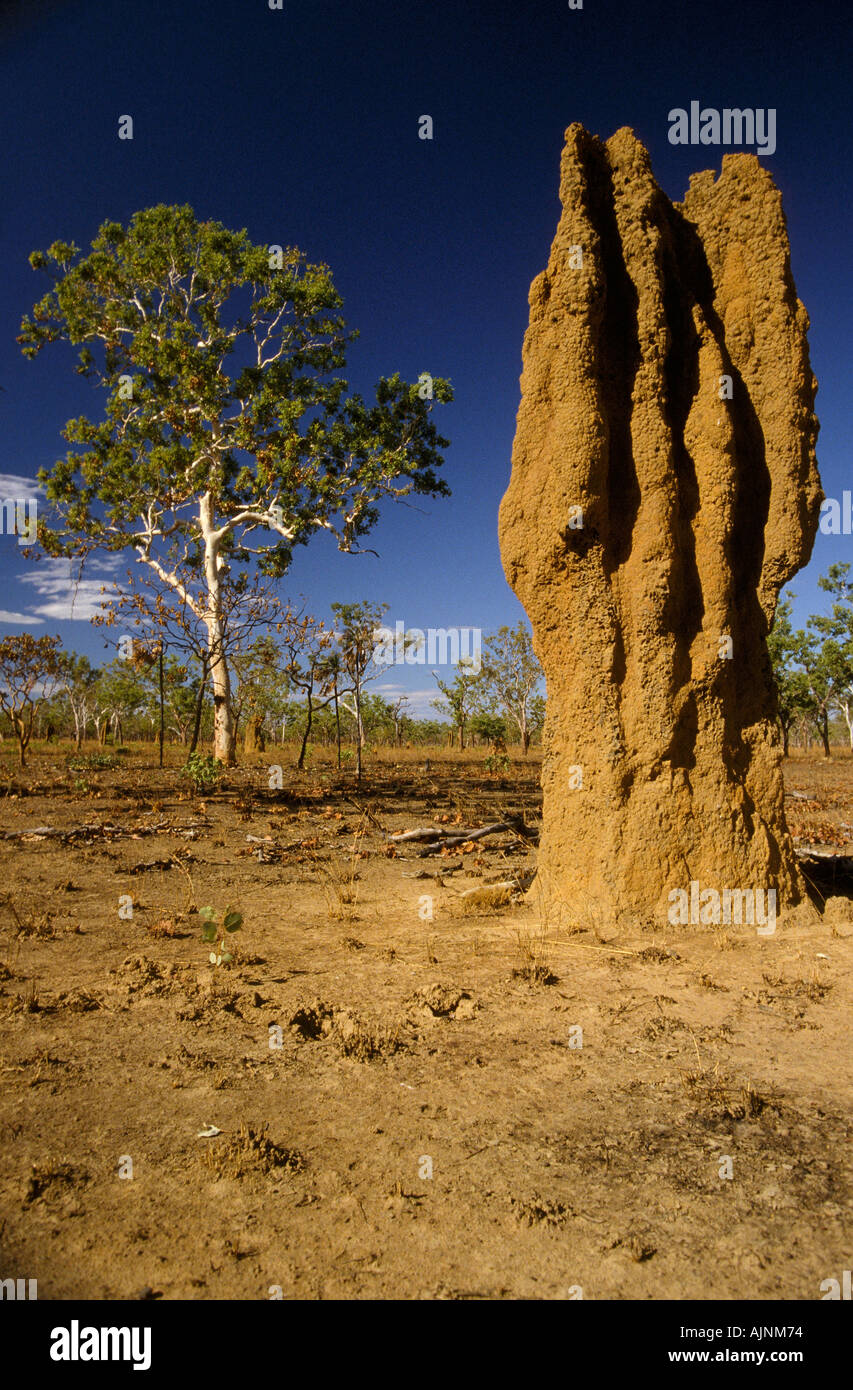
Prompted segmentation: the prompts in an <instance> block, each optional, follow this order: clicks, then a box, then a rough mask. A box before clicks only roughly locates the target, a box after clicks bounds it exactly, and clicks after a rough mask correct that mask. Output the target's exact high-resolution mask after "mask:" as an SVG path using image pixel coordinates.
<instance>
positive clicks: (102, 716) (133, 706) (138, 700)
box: [94, 656, 157, 745]
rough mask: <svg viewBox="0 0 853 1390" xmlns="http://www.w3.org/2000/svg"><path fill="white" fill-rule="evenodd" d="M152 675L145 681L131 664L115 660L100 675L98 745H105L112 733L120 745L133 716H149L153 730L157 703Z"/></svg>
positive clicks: (96, 712) (97, 724)
mask: <svg viewBox="0 0 853 1390" xmlns="http://www.w3.org/2000/svg"><path fill="white" fill-rule="evenodd" d="M153 679H156V677H154V678H152V677H151V675H150V674H148V679H147V680H146V679H145V678H144V677H143V675H142V673H141V671H140V670H139V669H137V668H136V667H134V665H133V662H132V661H128V660H126V659H125V658H124V657H120V656H119V657H116V659H115V660H114V661H111V662H110V663H109V665H108V666H104V667H102V669H101V671H100V673H99V679H98V686H97V697H96V702H95V715H94V718H95V729H96V731H97V735H98V742H99V743H100V744H102V745H103V744H105V743H106V739H107V732H108V730H109V729H110V728H112V731H113V738H114V739H117V740H118V741H119V742H122V741H123V738H124V725H125V721H126V720H127V719H128V718H130V717H131V716H133V715H141V714H143V713H145V714H147V717H148V719H149V721H150V724H151V728H152V731H153V728H154V726H155V724H156V722H157V715H156V703H155V701H154V699H153V698H152V696H153V684H152V680H153Z"/></svg>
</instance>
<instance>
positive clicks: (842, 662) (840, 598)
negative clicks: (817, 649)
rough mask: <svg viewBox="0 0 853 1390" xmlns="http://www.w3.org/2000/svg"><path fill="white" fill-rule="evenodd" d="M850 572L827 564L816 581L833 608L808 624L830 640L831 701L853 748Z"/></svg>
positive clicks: (852, 591) (852, 597) (852, 592)
mask: <svg viewBox="0 0 853 1390" xmlns="http://www.w3.org/2000/svg"><path fill="white" fill-rule="evenodd" d="M849 573H850V566H849V565H848V564H836V565H830V567H829V571H828V573H827V574H824V575H821V577H820V578H819V579H818V581H817V582H818V584H819V585H820V587H821V589H823V590H824V591H825V592H826V593H828V594H831V595H832V598H833V604H832V610H831V612H830V614H829V616H827V617H823V616H816V617H813V618H811V619H810V620H809V624H810V626H812V627H813V628H814V629H815V631H817V632H819V633H820V634H821V636H822V637H824V639H825V640H826V641H827V642H828V643H832V644H833V646H832V648H831V660H832V662H833V669H834V674H835V680H834V687H833V694H834V703H835V706H836V708H837V709H839V710H840V711H841V713H842V715H843V716H844V722H845V724H846V725H847V737H848V740H849V744H850V747H851V749H853V584H851V582H850V580H849V579H848V578H847V576H848V574H849Z"/></svg>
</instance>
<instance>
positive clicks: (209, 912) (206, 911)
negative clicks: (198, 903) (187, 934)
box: [198, 907, 216, 922]
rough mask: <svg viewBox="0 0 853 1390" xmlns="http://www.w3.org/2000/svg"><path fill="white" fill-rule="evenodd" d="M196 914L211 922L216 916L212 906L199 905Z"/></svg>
mask: <svg viewBox="0 0 853 1390" xmlns="http://www.w3.org/2000/svg"><path fill="white" fill-rule="evenodd" d="M198 915H199V917H203V918H204V920H205V922H212V921H213V920H214V919H215V917H216V909H215V908H212V907H200V908H199V910H198Z"/></svg>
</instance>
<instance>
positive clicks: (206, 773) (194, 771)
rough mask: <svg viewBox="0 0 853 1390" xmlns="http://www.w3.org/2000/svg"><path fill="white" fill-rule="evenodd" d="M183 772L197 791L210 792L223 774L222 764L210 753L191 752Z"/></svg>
mask: <svg viewBox="0 0 853 1390" xmlns="http://www.w3.org/2000/svg"><path fill="white" fill-rule="evenodd" d="M181 772H182V774H183V776H184V777H186V778H188V779H189V781H190V782H192V784H193V787H194V788H195V790H196V791H197V792H199V793H202V792H208V791H212V790H213V788H214V787H215V786H216V784H217V782H218V781H219V778H220V777H221V776H222V764H221V763H220V762H217V760H216V758H214V757H211V756H210V755H209V754H204V753H191V754H190V756H189V757H188V758H187V760H186V762H185V763H184V765H183V767H182V768H181Z"/></svg>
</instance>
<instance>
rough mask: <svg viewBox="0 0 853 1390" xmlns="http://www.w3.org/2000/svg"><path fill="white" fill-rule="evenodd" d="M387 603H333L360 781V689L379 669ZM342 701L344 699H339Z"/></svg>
mask: <svg viewBox="0 0 853 1390" xmlns="http://www.w3.org/2000/svg"><path fill="white" fill-rule="evenodd" d="M387 609H388V605H387V603H381V604H372V603H365V602H362V603H333V604H332V613H333V614H334V616H335V642H336V644H337V648H338V651H339V652H340V656H341V665H342V667H343V670H344V672H345V673H346V678H347V682H348V689H347V690H346V691H345V692H343V693H344V694H348V695H350V696H351V697H352V701H353V703H352V713H353V716H354V718H355V724H356V739H355V743H356V777H357V778H358V780H359V781H361V771H362V765H361V750H362V748H363V747H364V719H363V717H362V704H363V692H364V687H365V685H366V683H367V682H368V681H369V680H372V679H374V678H375V676H376V675H378V673H379V669H380V667H381V661H380V662H377V634H378V633H379V632H380V626H381V623H382V615H383V614H384V613H385V612H387ZM342 703H343V702H342Z"/></svg>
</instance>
